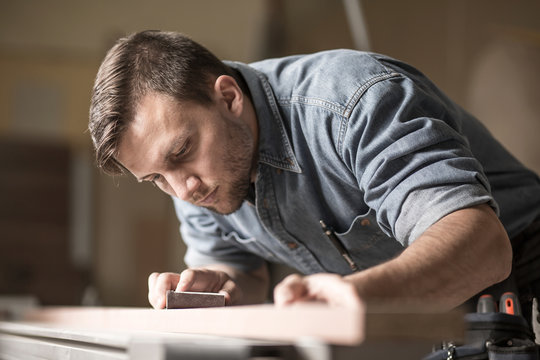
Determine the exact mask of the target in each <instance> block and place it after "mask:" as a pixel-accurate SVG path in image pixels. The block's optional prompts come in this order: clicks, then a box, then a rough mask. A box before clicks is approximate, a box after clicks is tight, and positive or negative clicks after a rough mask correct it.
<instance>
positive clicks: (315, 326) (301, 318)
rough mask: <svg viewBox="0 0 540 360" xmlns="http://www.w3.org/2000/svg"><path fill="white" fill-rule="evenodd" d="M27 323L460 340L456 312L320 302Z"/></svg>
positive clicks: (91, 314)
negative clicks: (376, 308)
mask: <svg viewBox="0 0 540 360" xmlns="http://www.w3.org/2000/svg"><path fill="white" fill-rule="evenodd" d="M22 320H23V321H24V322H27V323H28V322H30V323H39V324H42V325H43V324H45V325H47V326H56V327H69V328H82V329H90V330H97V331H152V332H166V333H189V334H204V335H218V336H228V337H241V338H248V339H264V340H273V341H284V342H297V341H301V340H305V339H316V340H318V341H322V342H324V343H328V344H337V345H357V344H360V343H362V342H364V341H365V340H366V337H367V338H368V339H372V340H380V339H401V340H403V339H405V340H406V339H411V338H422V339H426V340H432V341H433V342H434V343H436V342H438V341H441V340H445V339H449V338H450V339H459V338H460V337H461V336H462V334H463V320H462V317H461V315H460V314H456V313H444V314H441V313H438V314H434V313H408V314H407V313H382V312H377V313H367V314H366V311H365V307H364V306H363V305H362V306H360V307H358V308H354V309H353V308H337V307H329V306H326V305H322V304H311V303H309V304H298V305H293V306H289V307H284V308H278V307H275V306H274V305H253V306H232V307H223V308H205V309H177V310H153V309H143V308H77V307H45V308H40V309H36V310H31V311H28V312H27V313H26V314H25V316H24V318H23V319H22Z"/></svg>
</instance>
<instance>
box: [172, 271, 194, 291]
mask: <svg viewBox="0 0 540 360" xmlns="http://www.w3.org/2000/svg"><path fill="white" fill-rule="evenodd" d="M195 277H196V274H195V271H194V270H192V269H187V270H184V271H182V272H181V273H180V281H178V286H177V287H176V291H189V290H192V289H191V287H192V285H193V283H194V282H195Z"/></svg>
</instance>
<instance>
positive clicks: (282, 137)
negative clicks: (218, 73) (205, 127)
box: [225, 61, 302, 173]
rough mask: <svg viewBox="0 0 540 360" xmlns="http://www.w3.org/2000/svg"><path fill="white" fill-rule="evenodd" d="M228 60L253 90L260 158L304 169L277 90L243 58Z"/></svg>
mask: <svg viewBox="0 0 540 360" xmlns="http://www.w3.org/2000/svg"><path fill="white" fill-rule="evenodd" d="M225 63H226V64H227V65H228V66H230V67H232V68H234V69H236V70H237V71H239V72H240V74H241V75H242V77H243V78H244V80H245V82H246V84H247V86H248V88H249V91H250V92H251V98H252V102H253V106H254V107H255V112H256V114H257V122H258V125H259V162H261V163H264V164H267V165H270V166H273V167H276V168H280V169H283V170H288V171H293V172H296V173H301V172H302V169H301V168H300V166H299V165H298V161H297V160H296V156H295V155H294V152H293V150H292V146H291V143H290V140H289V137H288V136H287V132H286V129H285V125H284V124H283V120H282V119H281V115H280V114H279V109H278V106H277V102H276V99H275V97H274V92H273V91H272V87H271V86H270V84H269V83H268V80H267V79H266V77H265V76H264V74H262V73H260V72H259V71H257V70H255V69H253V68H252V67H250V66H248V65H246V64H243V63H240V62H231V61H225Z"/></svg>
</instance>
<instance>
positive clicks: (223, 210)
mask: <svg viewBox="0 0 540 360" xmlns="http://www.w3.org/2000/svg"><path fill="white" fill-rule="evenodd" d="M242 203H243V201H239V202H235V203H232V204H231V203H229V204H228V205H229V206H224V207H221V206H208V207H207V209H208V210H210V211H213V212H215V213H217V214H220V215H230V214H232V213H234V212H235V211H236V210H238V209H240V207H241V206H242Z"/></svg>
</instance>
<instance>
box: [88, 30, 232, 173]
mask: <svg viewBox="0 0 540 360" xmlns="http://www.w3.org/2000/svg"><path fill="white" fill-rule="evenodd" d="M224 74H227V75H233V74H232V73H231V69H230V68H229V67H228V66H226V65H225V64H224V63H223V62H221V61H220V60H219V59H218V58H217V57H216V56H214V55H213V54H212V53H211V52H210V51H208V50H207V49H206V48H204V47H203V46H201V45H200V44H198V43H196V42H195V41H193V40H191V39H189V38H188V37H186V36H185V35H182V34H179V33H172V32H162V31H143V32H139V33H135V34H131V35H129V36H127V37H125V38H122V39H120V40H118V41H117V43H116V44H115V45H114V46H113V47H112V48H111V49H110V50H109V52H108V53H107V55H106V56H105V59H104V60H103V62H102V63H101V66H100V68H99V70H98V73H97V76H96V80H95V83H94V88H93V91H92V101H91V105H90V121H89V124H88V128H89V130H90V134H91V136H92V141H93V143H94V149H95V153H96V162H97V166H98V167H100V168H101V169H102V170H103V171H104V172H105V173H108V174H111V175H118V174H122V173H124V170H123V167H122V166H121V165H120V164H119V163H118V161H117V160H116V159H115V156H116V152H117V145H118V140H119V138H120V136H121V134H122V132H123V131H124V129H125V128H126V126H127V124H128V123H129V121H130V118H131V117H132V116H133V112H134V110H135V107H136V106H137V103H138V101H139V100H140V99H141V98H142V97H143V96H144V95H146V94H147V93H149V92H159V93H162V94H166V95H170V96H172V97H174V98H176V99H178V100H180V101H195V102H198V103H202V104H208V103H210V102H211V98H210V95H209V90H210V87H211V84H212V81H213V80H214V79H215V78H217V77H218V76H220V75H224Z"/></svg>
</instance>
